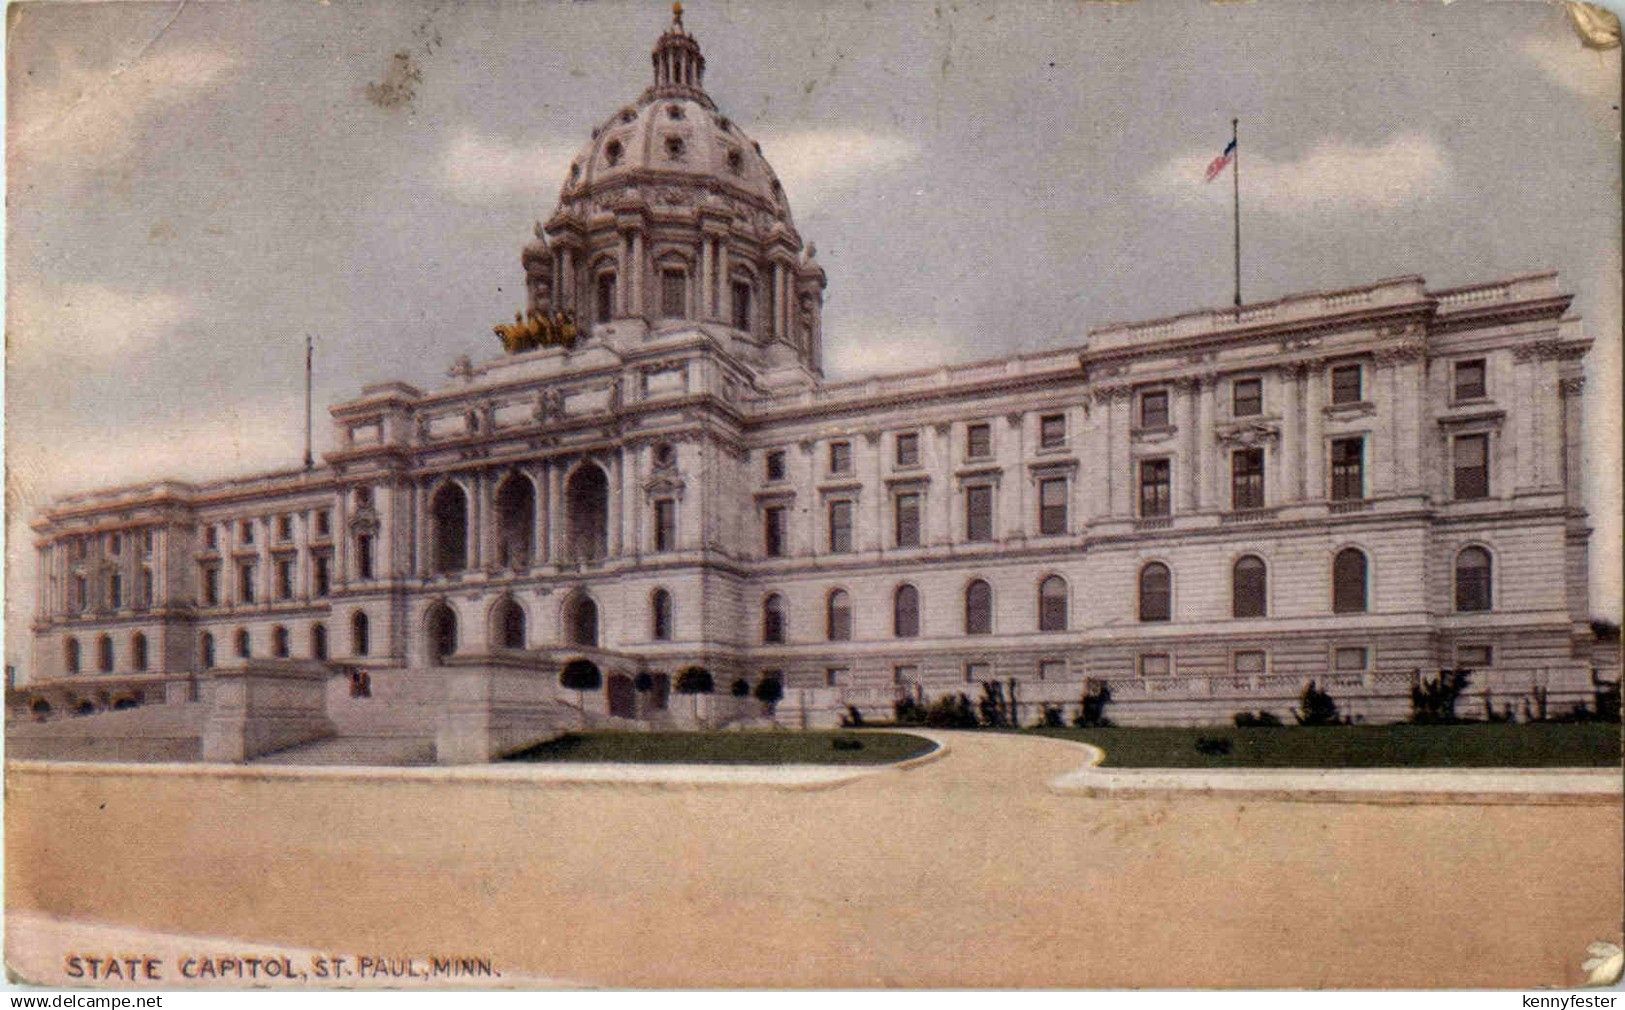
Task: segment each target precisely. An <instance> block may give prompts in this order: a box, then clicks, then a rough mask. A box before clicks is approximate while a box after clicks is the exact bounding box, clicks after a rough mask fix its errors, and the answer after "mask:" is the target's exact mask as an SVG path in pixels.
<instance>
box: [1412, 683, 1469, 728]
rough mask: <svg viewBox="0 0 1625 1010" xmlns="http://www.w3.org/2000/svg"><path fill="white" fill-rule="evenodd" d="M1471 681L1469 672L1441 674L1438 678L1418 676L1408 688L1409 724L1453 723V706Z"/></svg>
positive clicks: (1454, 719)
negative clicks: (1409, 703) (1409, 700)
mask: <svg viewBox="0 0 1625 1010" xmlns="http://www.w3.org/2000/svg"><path fill="white" fill-rule="evenodd" d="M1472 680H1473V671H1471V670H1440V671H1439V675H1438V676H1437V677H1422V676H1418V677H1417V679H1416V681H1415V683H1413V684H1411V722H1417V723H1442V722H1455V721H1456V702H1457V700H1459V699H1460V698H1461V696H1462V693H1463V692H1465V691H1466V690H1467V685H1468V684H1471V683H1472Z"/></svg>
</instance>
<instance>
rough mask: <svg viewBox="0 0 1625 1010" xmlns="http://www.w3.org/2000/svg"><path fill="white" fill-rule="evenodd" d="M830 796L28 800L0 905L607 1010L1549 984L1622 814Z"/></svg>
mask: <svg viewBox="0 0 1625 1010" xmlns="http://www.w3.org/2000/svg"><path fill="white" fill-rule="evenodd" d="M949 739H950V741H951V744H952V752H951V753H950V754H949V755H948V756H946V757H945V758H943V759H942V760H939V761H935V762H932V763H929V764H925V765H922V766H919V767H916V768H912V769H909V770H906V771H887V772H882V773H880V774H877V775H873V776H870V777H868V778H865V779H862V780H860V781H857V782H853V783H850V784H846V785H842V786H840V787H837V788H833V789H826V790H821V791H814V792H791V791H784V790H779V789H773V788H765V787H733V788H703V789H669V788H667V789H662V788H654V787H648V786H626V785H592V786H562V785H556V784H555V785H545V786H543V785H536V784H531V783H523V784H488V783H456V784H444V783H441V784H423V783H410V782H353V781H328V782H322V781H242V780H211V781H200V780H198V779H194V778H154V777H139V778H138V777H130V776H123V775H109V776H43V775H38V774H33V773H26V772H15V771H14V772H11V773H9V774H8V777H7V787H6V850H7V851H6V857H7V858H6V901H7V904H8V906H10V907H14V908H24V909H30V910H35V911H39V912H44V913H48V914H50V915H53V916H60V917H67V918H73V919H84V920H91V921H97V922H104V923H121V924H127V925H132V926H139V927H143V928H147V929H155V930H164V931H170V932H175V933H194V934H204V935H210V936H222V937H237V938H242V939H244V940H252V941H255V942H258V943H270V944H283V945H287V946H290V947H299V948H308V949H315V950H331V951H354V952H369V953H376V954H382V955H388V956H409V955H417V956H425V957H426V956H429V955H431V954H436V953H441V952H448V951H456V952H465V953H470V954H483V955H487V956H489V957H491V958H492V959H493V960H494V962H495V964H496V965H497V967H498V968H500V969H502V970H504V971H505V972H511V973H515V974H517V973H523V974H525V975H529V976H535V977H548V978H555V979H569V980H575V981H578V982H580V983H583V984H588V985H607V986H661V987H666V986H692V985H707V986H728V987H735V986H819V987H822V986H1083V987H1122V986H1127V987H1169V986H1247V987H1276V986H1289V987H1300V986H1307V987H1316V986H1373V985H1378V986H1405V987H1434V986H1439V987H1452V988H1455V987H1476V986H1496V987H1502V986H1505V987H1520V988H1521V987H1532V986H1541V985H1550V986H1564V985H1574V984H1577V983H1578V982H1579V981H1580V980H1581V979H1583V978H1584V972H1583V971H1582V970H1581V967H1580V965H1581V962H1582V961H1583V960H1584V959H1585V957H1586V954H1585V950H1586V946H1587V945H1588V944H1589V943H1591V942H1593V941H1596V940H1610V941H1613V942H1618V941H1619V939H1620V921H1621V910H1622V908H1625V894H1622V884H1621V880H1622V875H1625V868H1622V865H1621V864H1622V848H1625V839H1622V832H1621V811H1620V810H1618V809H1615V808H1610V807H1602V806H1575V807H1552V806H1545V807H1540V806H1485V807H1477V806H1449V805H1423V806H1368V805H1358V804H1312V803H1291V802H1258V801H1251V802H1240V801H1234V800H1218V799H1199V798H1190V797H1170V798H1167V799H1156V800H1117V799H1111V800H1109V799H1088V798H1082V797H1077V796H1068V795H1059V794H1056V793H1053V792H1051V791H1049V790H1048V789H1047V788H1046V785H1045V783H1046V782H1047V781H1048V780H1049V779H1050V778H1051V777H1053V776H1055V775H1057V774H1059V773H1061V772H1063V771H1067V770H1070V769H1071V768H1074V767H1076V766H1077V765H1078V764H1079V763H1080V761H1081V759H1082V755H1081V752H1080V751H1079V750H1077V749H1076V748H1073V747H1071V746H1069V745H1066V744H1061V743H1056V742H1054V741H1046V740H1042V739H1035V738H1020V737H1013V736H994V735H978V736H964V735H949Z"/></svg>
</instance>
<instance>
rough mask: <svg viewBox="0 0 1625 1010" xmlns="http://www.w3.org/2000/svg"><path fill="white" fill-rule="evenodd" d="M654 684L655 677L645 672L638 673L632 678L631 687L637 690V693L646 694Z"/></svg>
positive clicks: (652, 688)
mask: <svg viewBox="0 0 1625 1010" xmlns="http://www.w3.org/2000/svg"><path fill="white" fill-rule="evenodd" d="M654 686H655V679H654V677H652V676H650V675H649V674H648V673H647V672H645V673H640V674H638V675H637V676H636V677H633V678H632V689H633V690H635V691H637V692H638V693H639V694H648V693H649V692H650V691H653V690H654Z"/></svg>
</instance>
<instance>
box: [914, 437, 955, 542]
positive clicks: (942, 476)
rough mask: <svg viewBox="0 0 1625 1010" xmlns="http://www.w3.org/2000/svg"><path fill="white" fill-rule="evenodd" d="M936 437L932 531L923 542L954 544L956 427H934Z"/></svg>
mask: <svg viewBox="0 0 1625 1010" xmlns="http://www.w3.org/2000/svg"><path fill="white" fill-rule="evenodd" d="M931 432H932V434H933V435H934V436H935V452H934V456H933V458H932V461H931V462H932V470H933V471H934V479H933V480H932V482H931V483H932V486H931V487H930V488H927V489H926V492H925V493H926V496H927V503H928V506H929V508H930V512H928V513H927V514H928V515H929V516H931V521H930V532H929V533H924V534H923V535H922V536H921V537H920V542H921V543H924V544H930V545H933V546H937V545H943V544H950V543H953V539H954V441H953V439H954V426H953V425H952V424H947V423H942V424H937V425H934V426H933V427H932V429H931Z"/></svg>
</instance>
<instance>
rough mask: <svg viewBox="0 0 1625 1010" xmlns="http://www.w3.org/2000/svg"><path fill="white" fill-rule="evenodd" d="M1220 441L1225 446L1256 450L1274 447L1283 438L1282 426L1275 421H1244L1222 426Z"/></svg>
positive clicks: (1219, 429)
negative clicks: (1267, 446)
mask: <svg viewBox="0 0 1625 1010" xmlns="http://www.w3.org/2000/svg"><path fill="white" fill-rule="evenodd" d="M1218 436H1219V441H1220V442H1221V443H1223V444H1225V445H1232V446H1244V447H1246V448H1249V449H1251V448H1255V447H1258V446H1263V445H1273V444H1275V443H1276V442H1278V441H1279V440H1280V438H1281V426H1280V424H1279V423H1278V422H1275V421H1242V422H1239V423H1231V424H1224V425H1220V426H1219V428H1218Z"/></svg>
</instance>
